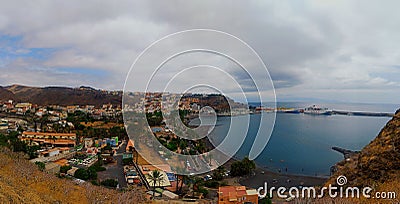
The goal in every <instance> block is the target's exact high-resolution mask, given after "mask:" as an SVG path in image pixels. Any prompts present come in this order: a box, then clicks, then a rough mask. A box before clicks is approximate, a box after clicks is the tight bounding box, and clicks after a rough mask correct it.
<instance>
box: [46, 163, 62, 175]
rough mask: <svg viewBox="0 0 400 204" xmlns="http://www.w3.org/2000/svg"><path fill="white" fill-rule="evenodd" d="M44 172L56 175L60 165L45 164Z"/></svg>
mask: <svg viewBox="0 0 400 204" xmlns="http://www.w3.org/2000/svg"><path fill="white" fill-rule="evenodd" d="M45 171H46V172H47V173H50V174H56V173H58V172H60V165H58V164H56V163H53V162H50V163H46V164H45Z"/></svg>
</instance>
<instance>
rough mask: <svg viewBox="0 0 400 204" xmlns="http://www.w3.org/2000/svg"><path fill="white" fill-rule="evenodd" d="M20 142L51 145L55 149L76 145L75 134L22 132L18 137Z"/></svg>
mask: <svg viewBox="0 0 400 204" xmlns="http://www.w3.org/2000/svg"><path fill="white" fill-rule="evenodd" d="M19 138H20V140H21V141H26V142H28V143H32V142H35V143H38V144H39V145H53V146H57V147H74V146H75V145H76V134H75V133H47V132H28V131H24V132H23V133H22V135H21V136H20V137H19Z"/></svg>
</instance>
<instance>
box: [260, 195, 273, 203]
mask: <svg viewBox="0 0 400 204" xmlns="http://www.w3.org/2000/svg"><path fill="white" fill-rule="evenodd" d="M258 203H259V204H272V201H271V199H270V198H269V197H268V196H267V197H265V198H262V199H260V200H258Z"/></svg>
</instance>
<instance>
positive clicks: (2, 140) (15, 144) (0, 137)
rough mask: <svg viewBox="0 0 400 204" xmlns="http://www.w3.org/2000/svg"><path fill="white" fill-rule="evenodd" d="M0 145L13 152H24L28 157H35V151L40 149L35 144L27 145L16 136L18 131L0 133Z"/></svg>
mask: <svg viewBox="0 0 400 204" xmlns="http://www.w3.org/2000/svg"><path fill="white" fill-rule="evenodd" d="M0 146H4V147H8V148H9V149H11V150H13V151H14V152H24V153H26V154H27V155H28V156H29V159H34V158H36V157H37V154H36V151H37V150H39V149H40V147H39V146H37V145H29V143H26V142H23V141H21V140H19V138H18V132H15V131H14V132H10V133H9V134H8V135H4V134H0Z"/></svg>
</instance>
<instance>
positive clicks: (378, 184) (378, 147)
mask: <svg viewBox="0 0 400 204" xmlns="http://www.w3.org/2000/svg"><path fill="white" fill-rule="evenodd" d="M336 167H337V171H336V172H335V173H334V175H333V176H332V177H331V178H330V179H329V180H328V181H327V182H326V186H328V185H329V184H336V178H337V177H338V176H340V175H344V176H346V177H347V184H346V185H345V187H346V186H356V187H366V186H368V187H372V188H373V189H374V191H375V192H377V191H394V192H397V194H399V193H400V109H399V110H398V111H397V112H396V114H395V115H394V117H393V118H392V119H391V120H390V121H389V122H388V123H387V124H386V125H385V127H383V129H382V130H381V131H380V133H379V134H378V136H377V137H376V138H375V139H374V140H372V141H371V142H370V143H369V144H368V145H367V146H365V147H364V148H363V149H362V150H361V151H360V152H359V153H356V154H354V155H352V156H351V157H350V158H349V160H347V161H346V160H343V161H341V162H339V163H338V164H336ZM397 196H399V195H397ZM364 202H365V201H364ZM397 202H398V200H397ZM366 203H374V201H373V200H372V201H371V202H366Z"/></svg>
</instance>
